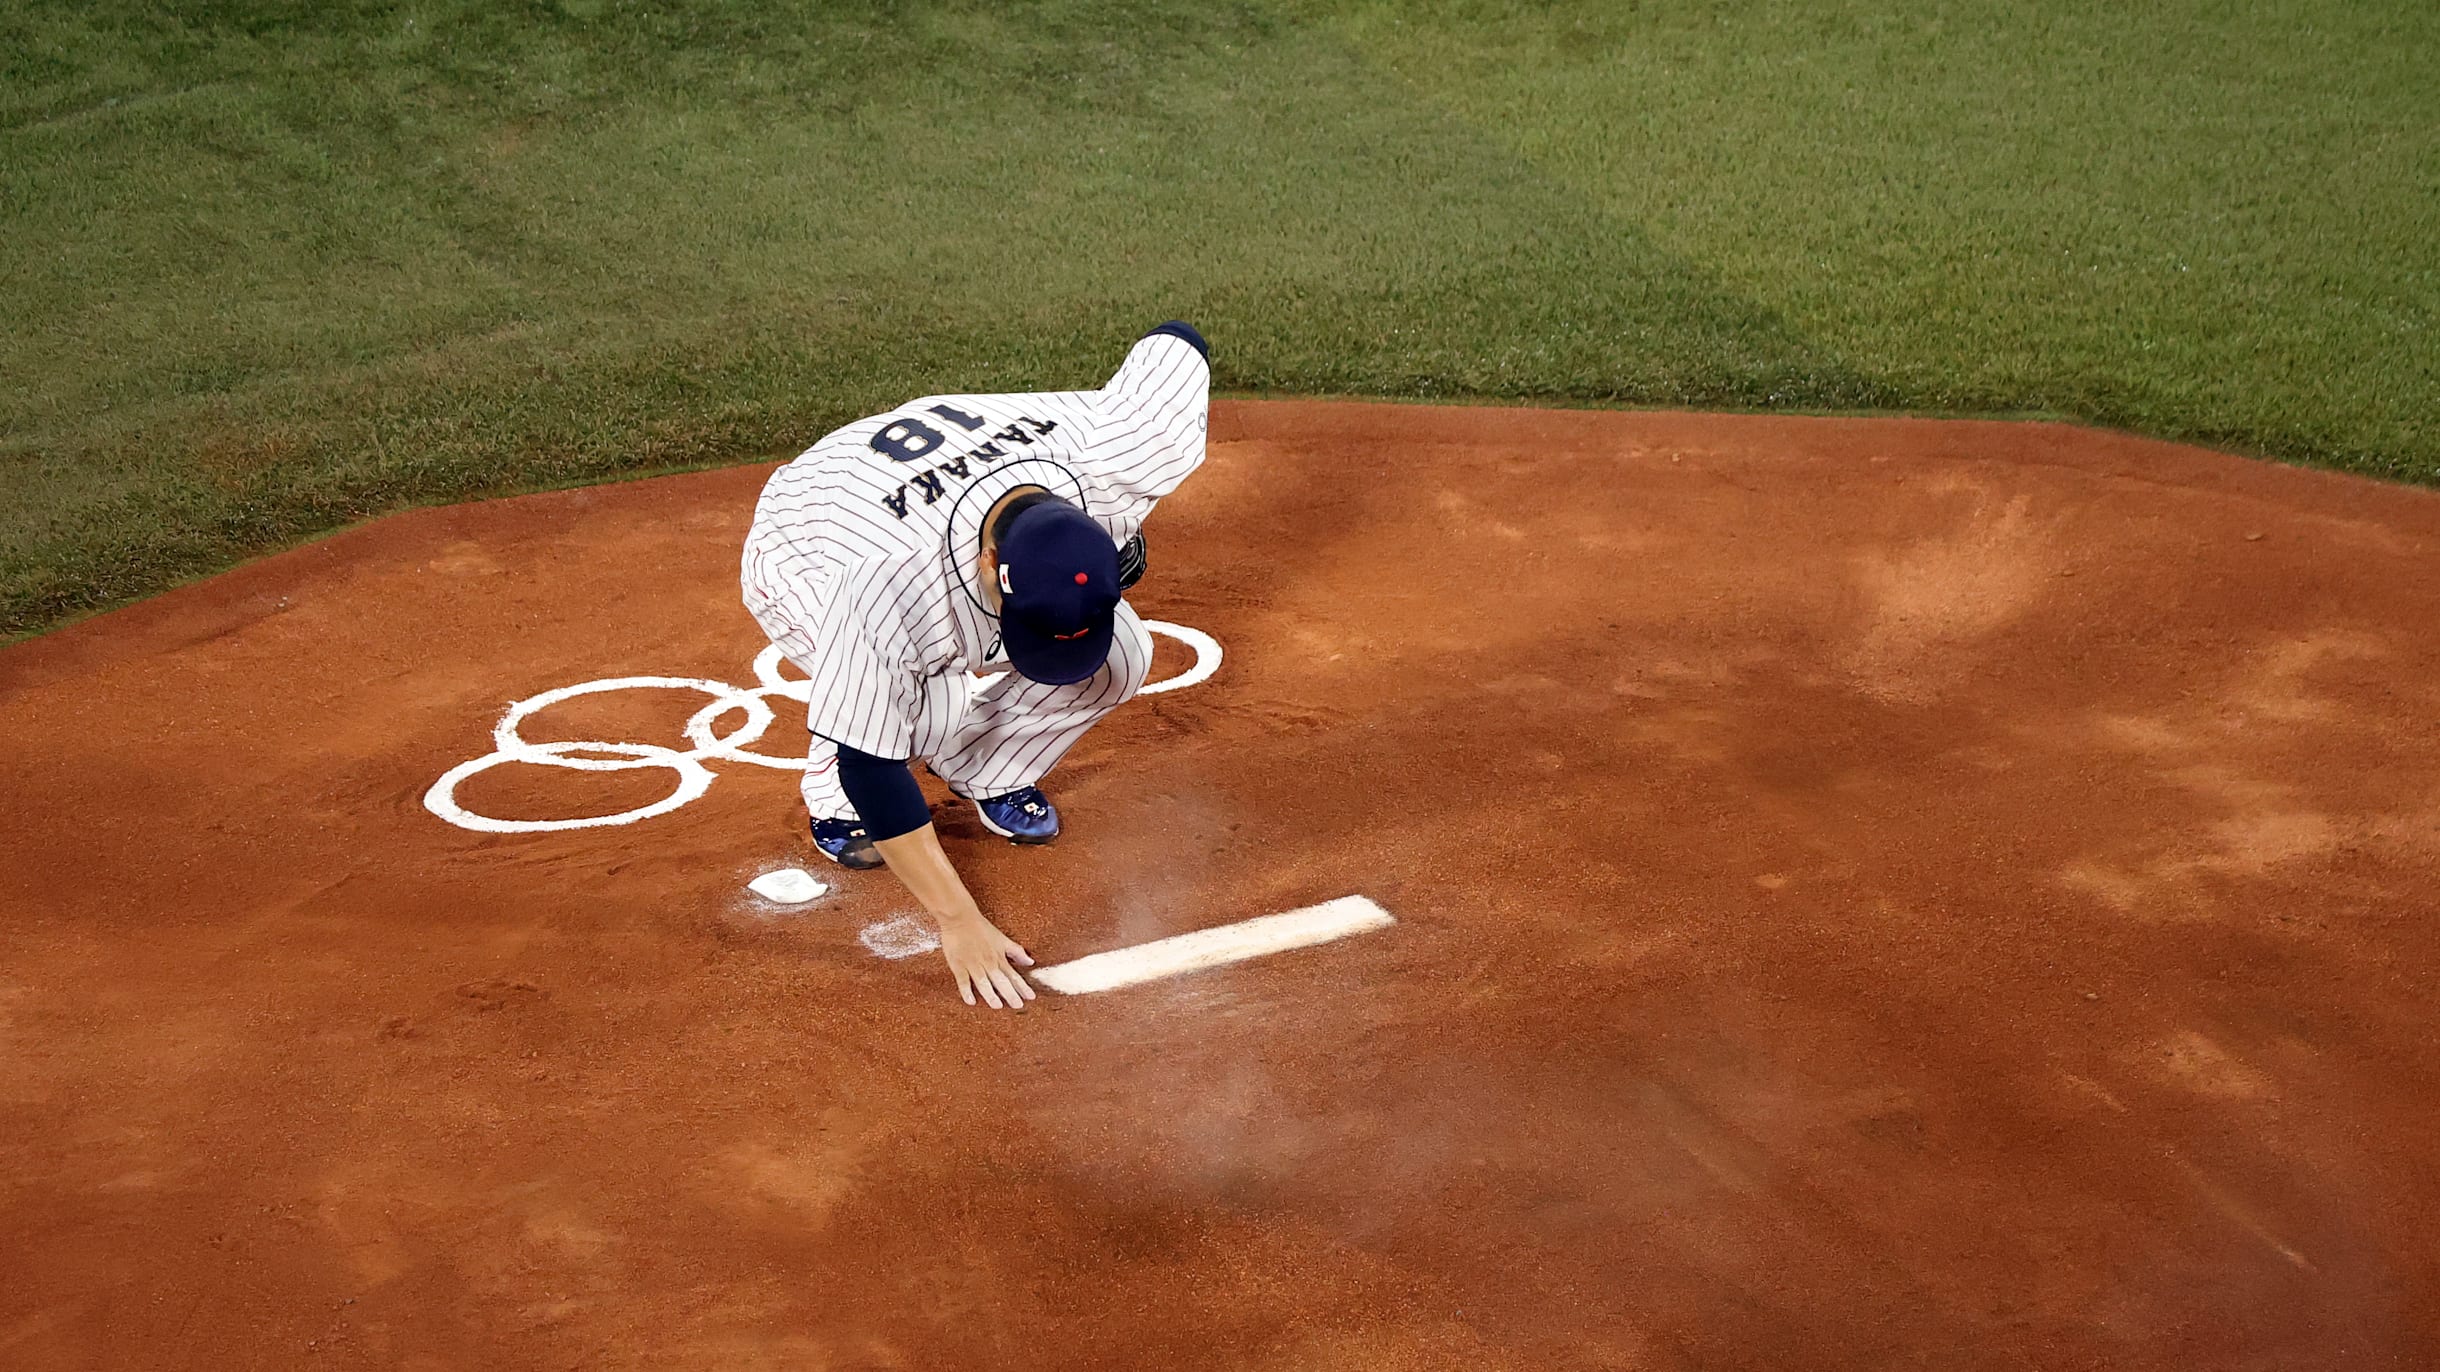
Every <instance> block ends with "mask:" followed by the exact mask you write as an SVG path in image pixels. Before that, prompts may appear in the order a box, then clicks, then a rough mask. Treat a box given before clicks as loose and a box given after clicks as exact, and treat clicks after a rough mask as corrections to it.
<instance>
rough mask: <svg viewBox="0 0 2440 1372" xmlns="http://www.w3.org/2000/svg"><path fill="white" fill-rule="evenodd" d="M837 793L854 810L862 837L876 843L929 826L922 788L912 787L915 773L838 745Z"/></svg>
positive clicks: (928, 813) (929, 807) (904, 765)
mask: <svg viewBox="0 0 2440 1372" xmlns="http://www.w3.org/2000/svg"><path fill="white" fill-rule="evenodd" d="M839 789H840V790H842V791H845V792H847V803H848V804H850V805H853V806H855V807H856V818H857V819H859V820H861V821H862V822H863V824H864V834H865V837H867V838H870V839H873V840H875V841H876V842H878V841H879V840H881V839H887V838H897V837H898V836H899V835H901V834H911V833H914V832H915V831H916V830H918V829H920V828H922V827H924V826H925V825H927V824H930V823H931V822H932V807H931V806H930V805H928V804H926V803H925V802H924V798H923V788H922V787H920V786H918V785H916V784H915V773H914V772H913V771H912V770H910V769H909V768H908V767H907V765H906V764H905V763H903V762H893V761H891V760H890V759H888V758H885V757H874V756H873V755H872V754H871V753H862V752H858V751H856V750H855V749H853V748H850V747H848V746H847V745H846V744H844V743H842V744H840V745H839Z"/></svg>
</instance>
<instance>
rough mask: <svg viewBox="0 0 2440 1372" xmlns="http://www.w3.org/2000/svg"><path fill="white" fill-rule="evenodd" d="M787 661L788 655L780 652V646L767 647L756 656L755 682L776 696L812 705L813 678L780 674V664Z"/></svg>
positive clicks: (774, 644)
mask: <svg viewBox="0 0 2440 1372" xmlns="http://www.w3.org/2000/svg"><path fill="white" fill-rule="evenodd" d="M787 660H788V655H787V654H786V653H784V652H782V651H780V646H779V645H778V644H776V643H773V644H770V645H768V646H766V647H765V648H764V649H763V650H762V651H761V652H759V653H756V654H755V655H754V680H755V681H757V682H759V683H760V684H761V685H762V687H763V689H764V690H767V691H769V692H771V693H772V694H774V695H779V696H785V697H786V698H788V699H789V700H793V701H795V702H796V703H797V704H799V705H810V704H812V703H813V679H812V678H811V677H801V676H799V677H786V676H781V675H780V674H779V666H780V664H781V663H783V662H786V661H787Z"/></svg>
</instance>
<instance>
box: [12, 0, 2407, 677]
mask: <svg viewBox="0 0 2440 1372" xmlns="http://www.w3.org/2000/svg"><path fill="white" fill-rule="evenodd" d="M2434 70H2440V7H2434V6H2431V5H2428V4H2424V3H2419V0H2418V2H2417V3H2394V4H2386V5H2381V4H2369V3H2341V2H2340V0H2275V2H2265V3H2252V4H2238V3H2233V0H2229V2H2224V3H2208V2H2206V0H2166V2H2165V3H2163V4H2160V5H2153V6H2125V5H2118V4H2109V3H2099V2H2098V0H2093V2H2091V3H2087V2H2085V0H2076V2H2075V3H2052V4H2045V5H2034V6H2027V5H2017V4H2002V3H1995V2H1994V3H1935V2H1934V0H1905V2H1904V3H1899V2H1898V0H1891V3H1885V4H1879V5H1870V4H1862V3H1830V2H1828V0H1811V2H1809V3H1760V2H1758V3H1742V4H1733V5H1732V4H1714V5H1695V4H1666V5H1661V4H1641V5H1638V4H1632V3H1628V0H1608V3H1599V4H1596V3H1576V4H1556V5H1535V6H1524V5H1494V4H1457V3H1445V4H1416V3H1402V4H1387V3H1382V4H1369V5H1363V4H1338V5H1330V6H1310V7H1306V6H1289V5H1284V4H1276V5H1275V4H1228V3H1193V4H1187V3H1174V2H1173V0H1149V2H1147V3H1142V4H1117V3H1086V2H1083V0H1037V2H1036V3H1030V4H1014V5H1009V4H1001V5H984V4H970V5H914V4H896V5H894V4H831V5H824V6H820V7H802V8H801V9H799V8H797V7H791V6H788V5H785V4H784V3H781V0H764V3H760V4H734V5H722V4H717V3H709V2H707V3H697V4H690V5H683V6H681V5H675V4H669V5H653V6H645V5H639V4H630V3H619V2H618V0H591V2H590V3H578V2H577V0H570V3H565V4H562V5H558V6H549V5H525V6H512V5H500V4H489V5H476V4H455V3H438V2H437V0H436V2H435V3H424V4H407V5H403V6H386V5H385V6H374V5H348V4H304V3H294V4H269V3H261V4H252V5H241V4H222V5H186V6H180V7H177V13H176V14H175V15H174V16H173V14H172V13H171V12H170V11H169V10H167V9H165V8H163V7H160V6H132V5H123V4H117V3H110V2H109V0H97V2H93V3H83V4H52V3H36V2H35V0H19V2H18V3H17V4H15V5H12V6H10V7H8V8H7V9H6V10H5V11H0V227H4V228H5V233H0V281H5V283H6V284H5V286H0V291H5V295H4V296H0V300H4V301H5V305H6V316H7V322H8V327H7V329H6V331H5V335H4V336H0V379H4V380H5V385H0V494H5V496H6V499H5V501H0V635H7V636H17V635H22V634H25V633H28V632H35V631H39V630H40V629H42V628H45V627H48V626H50V625H53V624H56V623H59V622H61V621H62V620H64V619H66V618H69V617H72V616H75V615H77V614H81V613H85V612H88V611H91V610H93V609H97V608H101V607H104V606H107V605H111V604H116V603H120V602H122V601H125V600H127V599H129V598H132V597H135V596H140V595H143V594H146V593H148V592H151V591H154V590H157V589H159V588H161V587H163V586H166V585H169V584H172V583H174V582H176V581H179V580H182V579H185V578H188V577H191V576H194V575H198V574H200V573H203V572H207V571H210V570H213V569H216V568H219V567H222V566H226V565H228V564H229V563H231V562H232V561H235V560H237V559H240V558H242V557H245V556H249V555H252V554H254V553H257V552H261V551H264V550H268V549H272V548H276V547H280V546H284V545H286V544H289V543H293V542H295V541H297V540H299V539H301V538H305V537H309V536H311V535H313V534H315V533H317V532H320V531H323V530H326V529H329V528H332V527H335V526H337V525H340V524H343V523H347V522H349V521H352V520H355V519H359V518H362V517H365V516H368V515H371V514H375V513H379V512H381V511H384V510H389V509H394V508H398V507H401V506H403V505H409V504H417V503H427V502H433V501H441V500H451V499H459V498H464V497H468V496H473V495H480V494H485V493H493V492H499V491H506V490H514V489H523V488H530V487H534V486H540V485H554V484H565V483H569V482H578V481H587V480H596V479H602V478H607V477H613V476H619V475H627V474H634V473H639V472H646V471H656V470H668V469H672V468H677V467H683V466H693V465H704V464H710V463H718V462H726V461H741V460H748V459H755V458H764V457H769V456H772V455H775V454H780V453H785V452H788V451H792V450H794V449H795V448H796V447H798V446H801V445H802V444H803V443H805V442H807V441H809V440H810V439H811V438H813V437H815V436H817V435H819V434H820V433H821V432H822V431H824V430H825V429H827V428H829V427H831V426H833V425H835V424H837V423H839V422H842V421H844V420H847V419H850V418H853V417H855V416H856V415H859V414H862V413H867V412H869V411H871V410H874V409H878V408H881V407H884V406H887V405H890V404H894V403H896V402H897V401H898V400H900V399H903V398H904V397H905V396H907V395H910V394H914V393H917V392H921V391H925V390H933V389H976V390H988V389H1002V388H1007V389H1015V388H1033V387H1041V386H1061V385H1080V384H1090V383H1092V382H1093V381H1095V380H1097V379H1098V377H1099V376H1100V375H1102V374H1103V373H1104V372H1105V371H1106V370H1107V368H1108V367H1109V366H1110V365H1111V363H1112V361H1113V360H1114V357H1115V355H1116V353H1117V350H1118V349H1119V347H1120V346H1121V345H1123V343H1124V341H1125V340H1126V339H1127V338H1128V337H1130V336H1131V335H1132V332H1133V331H1134V330H1135V329H1137V328H1140V327H1141V326H1142V325H1144V324H1146V323H1149V322H1152V321H1155V320H1158V319H1161V318H1165V317H1168V316H1170V315H1172V314H1180V315H1185V316H1187V317H1189V318H1193V319H1195V320H1196V321H1197V322H1198V323H1201V324H1203V325H1204V326H1205V328H1206V331H1207V332H1208V333H1209V334H1210V335H1211V336H1212V337H1213V339H1214V340H1215V343H1216V346H1217V363H1218V368H1217V370H1218V380H1219V384H1220V385H1221V386H1223V387H1224V388H1229V389H1235V390H1240V391H1264V392H1297V393H1368V394H1382V395H1399V396H1422V397H1449V398H1469V399H1481V398H1491V399H1501V398H1513V399H1519V400H1539V401H1565V402H1588V403H1609V402H1620V403H1636V404H1682V405H1697V406H1720V407H1736V408H1785V409H1806V410H1823V409H1835V410H1848V409H1908V410H1928V411H1938V412H2043V413H2057V414H2064V415H2070V416H2074V417H2078V418H2083V419H2088V420H2093V421H2097V422H2102V423H2108V424H2115V425H2122V426H2126V427H2131V428H2136V429H2141V430H2144V431H2147V432H2152V433H2158V434H2163V435H2167V436H2172V437H2181V438H2191V439H2198V440H2202V441H2207V442H2213V443H2218V444H2222V445H2226V446H2232V447H2237V448H2240V449H2244V450H2249V451H2256V452H2262V453H2267V454H2271V455H2275V456H2279V457H2284V458H2290V459H2295V460H2301V461H2308V462H2316V463H2324V464H2329V465H2334V466H2340V467H2345V468H2349V469H2352V470H2356V471H2362V472H2368V473H2373V474H2378V475H2383V476H2390V477H2397V478H2403V479H2408V480H2417V481H2433V480H2440V435H2436V433H2435V429H2434V426H2433V424H2432V422H2431V419H2430V415H2431V414H2432V413H2433V411H2434V409H2435V406H2440V337H2436V336H2435V328H2434V324H2435V316H2436V315H2440V228H2436V227H2435V226H2440V116H2435V115H2434V114H2433V113H2432V110H2433V108H2434V87H2433V84H2432V81H2431V79H2430V75H2429V74H2430V73H2431V72H2432V71H2434Z"/></svg>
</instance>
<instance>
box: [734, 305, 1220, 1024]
mask: <svg viewBox="0 0 2440 1372" xmlns="http://www.w3.org/2000/svg"><path fill="white" fill-rule="evenodd" d="M1210 397H1211V366H1210V350H1209V349H1208V348H1207V347H1206V346H1205V345H1204V342H1203V337H1202V335H1201V334H1199V333H1197V332H1196V331H1195V330H1194V328H1193V327H1192V326H1191V325H1187V324H1183V323H1178V322H1175V321H1173V322H1171V323H1167V324H1163V325H1161V326H1160V327H1159V328H1157V329H1154V330H1153V331H1152V332H1150V333H1148V334H1146V335H1144V337H1143V338H1142V339H1140V340H1138V341H1137V343H1136V344H1135V346H1134V348H1133V349H1131V350H1130V351H1129V352H1128V354H1127V359H1126V361H1125V362H1124V363H1122V364H1121V365H1120V366H1119V369H1118V372H1117V374H1116V375H1114V376H1112V377H1111V378H1110V381H1109V384H1107V385H1105V386H1103V387H1102V388H1101V389H1100V390H1097V391H1048V392H1036V393H1029V394H1016V395H934V396H926V397H924V398H923V399H921V400H914V401H909V402H908V403H906V404H904V405H901V406H899V407H898V408H897V409H895V410H892V411H890V412H889V413H887V414H880V415H874V416H873V417H871V418H869V419H860V420H858V421H856V422H855V423H853V424H850V425H848V426H846V427H845V428H843V429H840V430H838V431H836V432H834V433H831V434H829V435H827V436H825V437H824V438H823V439H822V440H821V441H820V442H818V443H816V444H814V445H813V446H812V447H811V448H808V449H806V450H805V452H804V453H803V455H801V456H799V457H798V458H797V459H796V460H795V461H793V462H791V463H789V464H788V465H787V466H785V467H782V468H780V469H779V471H777V472H776V473H774V474H773V475H772V477H771V480H770V482H769V483H768V484H766V485H765V486H764V487H763V493H762V499H761V501H760V502H759V503H758V504H757V505H756V506H755V509H754V527H753V530H752V531H751V532H750V533H749V534H748V535H747V536H746V546H745V557H744V560H743V565H742V568H741V574H740V580H741V583H742V587H743V590H744V594H745V603H746V608H747V609H748V610H750V611H752V612H753V615H754V618H755V621H756V622H757V623H759V624H761V625H762V627H763V631H764V632H765V633H767V634H769V635H770V636H771V641H772V642H774V643H777V644H778V645H779V646H780V649H781V651H783V652H785V653H786V654H787V655H788V657H789V658H790V659H791V660H792V661H794V662H795V663H796V664H797V666H798V667H799V668H801V669H802V670H803V671H804V672H805V674H806V675H807V676H809V677H810V678H812V698H811V702H810V704H809V705H808V706H807V709H806V723H807V724H808V726H809V727H810V728H811V729H812V731H813V748H812V752H811V754H810V755H809V757H808V759H807V763H806V768H805V781H804V796H805V808H806V811H807V812H808V814H809V816H810V818H811V821H812V826H813V842H814V846H815V847H816V848H818V849H820V850H821V852H822V854H823V856H825V857H827V858H829V859H830V860H831V861H833V862H836V863H839V864H840V865H842V866H845V867H850V868H859V869H862V868H871V867H878V866H882V865H884V864H887V865H888V867H889V868H890V870H891V871H893V872H895V873H896V874H897V875H898V878H899V879H900V880H901V881H903V882H905V883H906V887H907V890H908V891H910V892H911V893H913V895H914V896H915V898H916V899H917V900H918V901H921V902H922V903H923V907H924V908H925V909H926V910H928V911H930V912H931V914H932V916H933V918H935V919H936V920H938V921H939V922H940V942H941V955H942V956H943V957H945V958H947V959H948V962H949V968H950V971H951V972H952V973H953V974H954V975H955V976H956V978H957V987H958V993H959V994H960V995H962V996H963V997H965V1000H966V1003H967V1004H969V1005H972V1004H974V1003H975V999H976V997H978V996H979V997H981V999H982V1001H983V1003H984V1004H986V1005H990V1006H992V1007H994V1008H999V1007H1007V1008H1010V1009H1022V1008H1023V1004H1024V1002H1025V1001H1026V1000H1030V999H1032V998H1033V995H1034V988H1033V987H1032V986H1031V985H1030V984H1028V983H1027V982H1026V980H1025V978H1024V977H1023V976H1021V975H1019V974H1018V972H1017V970H1016V969H1017V968H1019V967H1029V966H1031V965H1033V959H1032V958H1031V957H1029V956H1028V955H1027V954H1026V952H1025V950H1024V949H1023V948H1021V947H1019V946H1017V944H1016V943H1015V942H1014V941H1012V940H1011V939H1009V938H1008V937H1007V936H1006V935H1004V934H1002V933H1001V932H1000V931H999V929H998V928H996V927H995V926H993V924H992V923H991V921H989V920H988V919H985V918H984V917H983V912H982V910H981V908H980V907H978V906H977V905H976V904H975V900H974V897H973V896H972V895H971V894H969V893H968V892H967V890H966V886H965V883H964V882H962V881H961V880H959V879H958V875H957V871H956V869H955V868H953V867H951V866H950V864H949V859H948V856H947V854H945V853H944V852H943V851H942V850H941V845H940V839H939V836H938V835H937V834H936V833H935V832H934V830H933V827H932V816H931V810H930V807H929V806H928V805H927V804H926V802H925V800H924V798H923V793H922V791H921V790H920V789H919V788H918V786H917V784H916V781H915V777H914V774H913V772H912V771H911V770H910V763H912V762H913V761H914V760H916V759H921V760H922V761H923V762H924V763H925V765H926V766H927V768H928V769H929V770H930V771H931V772H932V773H933V774H934V775H936V776H938V777H939V778H940V779H941V780H942V781H944V782H946V783H948V786H949V789H950V790H952V791H954V792H956V793H957V794H958V795H959V796H961V797H963V798H965V799H967V800H969V801H971V802H973V804H974V807H975V811H976V813H977V814H979V815H980V816H981V817H982V821H983V826H984V827H985V828H987V829H989V830H991V831H992V832H993V833H995V834H999V835H1001V836H1002V837H1004V838H1007V839H1010V840H1012V841H1014V842H1017V843H1048V842H1050V841H1051V840H1052V839H1054V838H1057V837H1058V836H1059V812H1058V810H1057V809H1055V808H1054V807H1053V806H1052V805H1051V803H1050V800H1049V799H1048V798H1047V797H1045V796H1044V795H1043V794H1042V790H1041V787H1040V785H1039V783H1040V781H1041V780H1042V778H1043V776H1044V775H1046V774H1047V773H1048V772H1049V771H1050V770H1051V769H1052V768H1053V767H1055V766H1057V765H1058V763H1059V759H1060V758H1061V757H1063V756H1065V755H1066V753H1067V750H1068V749H1069V748H1071V747H1073V746H1074V745H1075V743H1076V740H1077V739H1079V738H1082V737H1083V736H1084V732H1085V731H1086V730H1087V729H1090V728H1092V727H1093V723H1094V721H1096V720H1098V719H1100V718H1101V717H1102V716H1103V715H1106V714H1108V713H1109V712H1110V711H1112V710H1114V709H1117V708H1118V707H1119V706H1120V705H1122V704H1124V703H1125V702H1126V701H1127V700H1128V698H1129V697H1131V696H1133V695H1134V694H1135V693H1136V691H1137V690H1139V689H1140V688H1141V687H1142V686H1143V684H1144V677H1145V674H1146V673H1147V672H1148V671H1149V670H1150V668H1151V665H1152V640H1151V638H1150V637H1149V636H1148V635H1147V634H1146V633H1145V632H1144V626H1143V623H1142V622H1141V621H1139V620H1138V619H1137V618H1136V617H1135V612H1134V611H1133V610H1131V609H1129V608H1128V607H1127V604H1126V602H1125V601H1124V600H1122V599H1120V593H1121V592H1123V591H1124V590H1126V589H1127V588H1128V587H1130V586H1132V585H1133V584H1134V583H1135V580H1136V578H1137V577H1140V576H1141V575H1142V574H1143V569H1144V543H1143V533H1142V529H1143V523H1144V518H1145V516H1147V515H1149V514H1150V513H1152V507H1153V504H1154V502H1156V501H1158V500H1159V499H1160V498H1161V497H1162V496H1165V495H1167V494H1169V493H1170V492H1171V491H1173V490H1175V489H1177V485H1178V483H1179V482H1180V481H1183V480H1185V479H1186V475H1187V473H1189V472H1192V471H1193V470H1194V469H1195V468H1196V467H1197V466H1198V465H1200V464H1201V463H1202V461H1203V446H1204V430H1205V426H1206V423H1207V421H1208V418H1209V413H1210V405H1211V398H1210ZM978 677H979V678H980V684H979V685H978V684H977V678H978Z"/></svg>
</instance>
